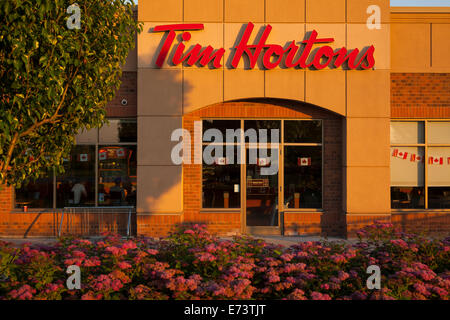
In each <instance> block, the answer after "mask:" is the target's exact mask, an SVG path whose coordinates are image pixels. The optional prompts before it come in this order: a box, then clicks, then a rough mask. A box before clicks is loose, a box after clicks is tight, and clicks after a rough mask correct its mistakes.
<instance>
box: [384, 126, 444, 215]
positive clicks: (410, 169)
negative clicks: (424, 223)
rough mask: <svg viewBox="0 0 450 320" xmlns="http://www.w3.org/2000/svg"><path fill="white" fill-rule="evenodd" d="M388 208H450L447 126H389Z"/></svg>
mask: <svg viewBox="0 0 450 320" xmlns="http://www.w3.org/2000/svg"><path fill="white" fill-rule="evenodd" d="M391 207H392V208H393V209H424V208H426V209H442V208H450V122H444V121H428V120H427V121H393V122H391Z"/></svg>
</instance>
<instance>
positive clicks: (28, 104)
mask: <svg viewBox="0 0 450 320" xmlns="http://www.w3.org/2000/svg"><path fill="white" fill-rule="evenodd" d="M73 3H77V4H78V6H79V8H80V14H81V23H80V26H81V28H80V29H70V28H68V25H67V20H68V19H71V18H72V17H71V16H72V13H68V12H67V8H68V7H69V6H70V5H72V4H73ZM133 6H134V5H133V4H131V3H129V2H128V1H126V0H76V1H75V0H2V1H0V21H1V24H0V185H1V184H4V183H7V184H8V185H15V186H18V187H19V186H20V185H21V184H23V183H24V182H26V181H28V180H29V179H33V178H37V177H38V176H39V175H40V174H42V173H43V172H45V171H47V170H48V169H49V168H52V167H55V168H56V170H57V172H60V171H62V170H63V169H62V161H63V159H64V158H65V157H67V156H68V154H69V152H70V149H71V147H72V145H73V144H74V142H75V141H74V136H75V135H76V133H77V132H79V130H80V129H90V128H93V127H99V126H101V125H102V124H103V123H104V122H105V108H104V107H105V105H106V104H107V103H108V102H109V101H110V100H112V98H113V97H114V94H115V92H116V90H117V89H118V88H119V86H120V83H121V81H120V77H121V72H122V71H121V66H123V64H124V63H125V60H126V57H127V55H128V53H129V51H130V50H131V49H132V48H133V47H134V45H135V34H136V32H141V31H142V25H141V24H140V23H138V22H137V21H136V20H135V19H134V16H133Z"/></svg>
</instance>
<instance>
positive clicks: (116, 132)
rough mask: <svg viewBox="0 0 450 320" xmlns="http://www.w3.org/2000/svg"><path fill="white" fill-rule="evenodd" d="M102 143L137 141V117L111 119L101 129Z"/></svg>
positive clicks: (100, 138)
mask: <svg viewBox="0 0 450 320" xmlns="http://www.w3.org/2000/svg"><path fill="white" fill-rule="evenodd" d="M99 140H100V143H119V142H136V141H137V125H136V120H135V119H110V120H109V123H108V124H105V125H104V126H103V127H102V128H101V129H100V130H99Z"/></svg>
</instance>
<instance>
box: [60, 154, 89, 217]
mask: <svg viewBox="0 0 450 320" xmlns="http://www.w3.org/2000/svg"><path fill="white" fill-rule="evenodd" d="M64 170H65V172H64V173H63V174H60V175H57V177H56V206H57V207H58V208H63V207H73V206H94V205H95V146H74V147H73V149H72V152H71V153H70V157H69V158H68V159H64Z"/></svg>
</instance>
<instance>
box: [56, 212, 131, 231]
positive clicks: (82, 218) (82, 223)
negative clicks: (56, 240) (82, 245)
mask: <svg viewBox="0 0 450 320" xmlns="http://www.w3.org/2000/svg"><path fill="white" fill-rule="evenodd" d="M135 216H136V208H135V207H65V208H64V210H63V212H62V215H61V221H60V224H59V228H58V237H61V235H62V233H66V234H70V235H79V236H99V235H101V234H102V233H103V232H112V233H117V234H119V235H122V236H126V237H127V238H129V237H131V236H132V235H134V233H135V232H133V230H132V223H133V221H132V220H133V217H135ZM64 222H65V223H64ZM133 229H134V228H133Z"/></svg>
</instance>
